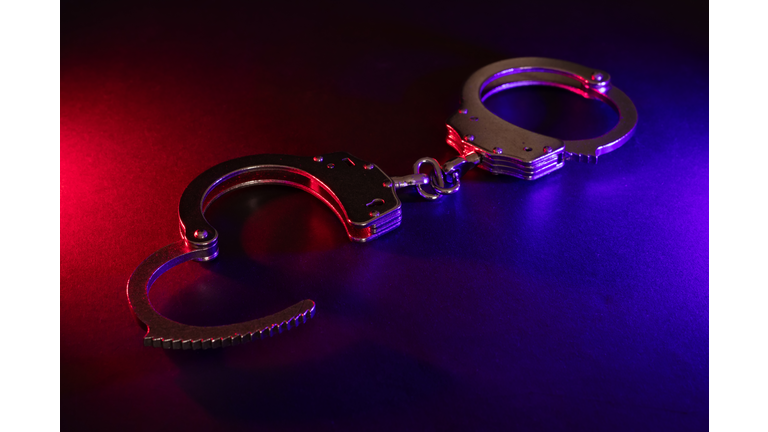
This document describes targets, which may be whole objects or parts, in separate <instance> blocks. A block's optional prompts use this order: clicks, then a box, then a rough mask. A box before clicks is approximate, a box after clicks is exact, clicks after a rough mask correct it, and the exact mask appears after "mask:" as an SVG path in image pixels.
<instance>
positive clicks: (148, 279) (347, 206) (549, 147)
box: [127, 57, 637, 349]
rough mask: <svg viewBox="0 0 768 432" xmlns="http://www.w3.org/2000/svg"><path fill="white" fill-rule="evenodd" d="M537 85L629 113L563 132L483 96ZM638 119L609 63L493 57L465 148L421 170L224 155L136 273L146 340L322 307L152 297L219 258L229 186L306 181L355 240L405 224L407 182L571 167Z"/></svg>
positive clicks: (179, 342) (473, 99)
mask: <svg viewBox="0 0 768 432" xmlns="http://www.w3.org/2000/svg"><path fill="white" fill-rule="evenodd" d="M528 85H545V86H554V87H559V88H563V89H566V90H569V91H571V92H574V93H576V94H578V95H581V96H583V97H585V98H588V99H598V100H601V101H603V102H605V103H607V104H608V105H610V106H611V107H612V108H613V109H614V110H615V111H616V112H617V113H618V116H619V121H618V123H617V124H616V125H615V126H614V127H613V129H611V130H610V131H608V132H607V133H606V134H604V135H602V136H600V137H597V138H591V139H584V140H571V141H563V140H559V139H557V138H552V137H548V136H544V135H541V134H538V133H534V132H531V131H528V130H525V129H522V128H520V127H518V126H515V125H513V124H511V123H508V122H506V121H504V120H502V119H501V118H499V117H498V116H496V115H495V114H493V113H491V112H490V111H489V110H488V109H487V108H486V107H485V106H484V105H483V101H485V99H487V98H488V97H490V96H491V95H493V94H495V93H497V92H500V91H503V90H506V89H509V88H513V87H521V86H528ZM636 125H637V111H636V109H635V106H634V104H633V103H632V101H631V100H630V99H629V97H627V95H626V94H624V92H622V91H621V90H619V89H618V88H616V87H614V86H612V85H611V77H610V75H608V73H606V72H603V71H600V70H595V69H591V68H587V67H584V66H580V65H578V64H575V63H570V62H566V61H562V60H555V59H547V58H537V57H526V58H515V59H509V60H503V61H500V62H496V63H493V64H490V65H488V66H485V67H483V68H482V69H480V70H478V71H476V72H475V73H473V74H472V76H470V77H469V79H468V80H467V82H466V83H465V84H464V88H463V92H462V103H461V107H460V109H459V110H458V111H456V112H455V113H454V114H453V115H452V116H451V117H450V118H449V119H448V121H447V128H448V135H447V137H446V142H447V143H448V144H449V145H450V146H451V147H453V148H454V149H456V150H457V151H458V152H459V156H458V157H456V158H455V159H452V160H450V161H448V162H446V163H444V164H442V165H441V164H440V163H439V162H438V161H437V160H435V159H433V158H422V159H419V160H418V161H416V163H415V164H414V166H413V171H414V172H413V174H410V175H405V176H399V177H398V176H395V177H392V176H388V175H387V174H385V173H384V172H383V171H382V170H381V169H380V168H379V167H378V166H376V165H374V164H372V163H369V162H367V161H364V160H362V159H359V158H356V157H354V156H352V155H350V154H348V153H343V152H339V153H330V154H324V155H321V156H315V157H301V156H290V155H277V154H259V155H253V156H245V157H241V158H237V159H232V160H229V161H226V162H223V163H220V164H218V165H216V166H214V167H212V168H210V169H208V170H207V171H205V172H204V173H202V174H200V175H199V176H198V177H197V178H195V179H194V180H192V182H191V183H190V184H189V186H187V188H186V190H184V193H183V194H182V196H181V200H180V202H179V228H180V233H181V240H178V241H176V242H175V243H171V244H169V245H168V246H165V247H164V248H162V249H160V250H158V251H157V252H155V253H154V254H152V255H150V256H149V258H147V259H145V260H144V261H143V262H142V263H141V264H139V266H138V267H137V268H136V270H135V271H134V272H133V274H132V275H131V277H130V279H129V280H128V288H127V293H128V302H129V303H130V306H131V308H132V310H133V312H134V314H135V315H136V318H137V319H138V320H139V321H140V322H141V323H143V324H144V325H146V327H147V333H146V335H145V336H144V345H145V346H153V347H162V348H166V349H208V348H219V347H225V346H230V345H237V344H240V343H244V342H248V341H251V340H254V339H262V338H264V337H267V336H274V335H275V334H278V333H282V332H283V331H285V330H288V329H290V328H292V327H295V326H298V325H299V324H300V323H304V322H306V320H307V318H310V317H312V316H314V313H315V303H314V302H313V301H312V300H303V301H301V302H299V303H296V304H295V305H293V306H290V307H288V308H286V309H283V310H282V311H280V312H277V313H275V314H273V315H269V316H267V317H263V318H259V319H255V320H251V321H247V322H243V323H238V324H230V325H224V326H210V327H202V326H192V325H187V324H182V323H178V322H176V321H173V320H170V319H168V318H166V317H164V316H163V315H161V314H160V313H159V312H157V311H156V310H155V309H154V308H153V307H152V304H151V303H150V301H149V290H150V288H151V287H152V283H153V282H154V281H155V280H156V279H157V278H158V277H159V276H160V275H162V274H163V273H164V272H166V271H167V270H169V269H170V268H172V267H174V266H177V265H179V264H181V263H183V262H186V261H190V260H196V261H209V260H212V259H214V258H216V256H217V255H218V253H219V249H218V239H219V234H218V232H217V231H216V229H215V228H214V227H213V226H211V224H209V223H208V221H207V220H206V218H205V211H206V209H207V208H208V206H210V204H211V203H212V202H213V201H215V200H216V199H217V198H219V197H221V196H222V195H224V194H226V193H227V192H230V191H233V190H235V189H239V188H243V187H248V186H254V185H269V184H275V185H285V186H291V187H294V188H298V189H301V190H304V191H306V192H309V193H310V194H312V195H314V196H315V197H317V198H319V199H320V200H321V201H323V202H324V203H325V204H326V205H328V207H330V208H331V210H333V212H334V213H336V216H338V218H339V219H340V220H341V222H342V223H343V224H344V227H345V229H346V231H347V235H348V236H349V238H350V240H353V241H358V242H366V241H369V240H373V239H375V238H376V237H379V236H381V235H383V234H385V233H388V232H389V231H392V230H393V229H395V228H397V227H398V226H399V225H400V223H401V221H402V210H401V204H400V200H399V199H398V196H397V190H398V189H401V188H406V187H415V188H416V190H417V191H418V193H419V194H420V195H421V196H422V197H424V198H426V199H432V200H435V199H438V198H440V197H441V196H443V195H448V194H452V193H455V192H457V191H458V190H459V187H460V185H461V182H460V178H461V176H462V175H463V174H464V173H466V172H467V171H468V170H469V169H472V168H474V167H475V166H478V167H480V168H482V169H484V170H486V171H489V172H491V173H494V174H506V175H510V176H513V177H517V178H520V179H524V180H535V179H537V178H539V177H541V176H544V175H546V174H549V173H551V172H553V171H555V170H557V169H559V168H561V167H562V166H563V163H564V161H565V160H566V159H567V160H576V161H581V162H588V163H596V162H597V158H598V156H600V155H602V154H605V153H608V152H611V151H613V150H616V149H617V148H619V147H621V145H622V144H624V143H625V142H627V140H629V139H630V138H631V136H632V134H633V132H634V130H635V126H636ZM424 164H429V165H431V166H432V168H433V171H432V172H431V173H430V174H429V175H427V174H424V173H422V172H421V167H422V165H424ZM425 186H429V187H428V188H425Z"/></svg>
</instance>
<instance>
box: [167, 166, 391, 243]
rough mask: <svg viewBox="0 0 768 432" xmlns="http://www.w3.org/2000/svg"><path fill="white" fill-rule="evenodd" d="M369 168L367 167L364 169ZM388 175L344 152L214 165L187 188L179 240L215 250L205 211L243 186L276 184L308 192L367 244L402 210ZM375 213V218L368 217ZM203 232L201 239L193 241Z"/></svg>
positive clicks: (351, 234)
mask: <svg viewBox="0 0 768 432" xmlns="http://www.w3.org/2000/svg"><path fill="white" fill-rule="evenodd" d="M369 165H371V166H370V167H368V166H369ZM388 183H391V179H390V178H389V176H387V175H386V174H384V172H383V171H381V169H379V168H378V167H377V166H375V165H373V164H369V163H367V162H365V161H363V160H361V159H358V158H356V157H354V156H352V155H350V154H348V153H343V152H338V153H329V154H325V155H322V156H316V157H314V158H310V157H301V156H290V155H275V154H260V155H253V156H245V157H241V158H237V159H232V160H229V161H226V162H223V163H220V164H219V165H216V166H214V167H212V168H210V169H209V170H207V171H205V172H204V173H202V174H200V175H199V176H198V177H197V178H196V179H194V180H192V182H191V183H190V184H189V186H187V189H186V190H185V191H184V193H183V194H182V196H181V200H180V202H179V225H180V229H181V235H182V237H183V238H185V239H186V240H187V241H188V242H189V243H190V244H192V245H194V246H196V247H206V246H208V245H212V244H213V245H215V244H216V241H217V239H218V233H217V232H216V229H215V228H214V227H212V226H211V225H210V224H209V223H208V221H207V220H206V219H205V216H204V213H205V209H207V208H208V206H209V205H210V204H211V203H212V202H213V201H215V200H216V199H217V198H219V197H220V196H222V195H224V194H225V193H227V192H229V191H232V190H235V189H239V188H242V187H247V186H254V185H264V184H278V185H285V186H291V187H295V188H298V189H301V190H303V191H306V192H309V193H310V194H312V195H314V196H315V197H317V198H318V199H320V200H321V201H323V202H324V203H325V204H326V205H328V207H330V208H331V210H333V212H334V213H336V216H338V218H339V220H341V222H342V223H343V224H344V228H345V229H346V230H347V235H348V236H349V238H350V240H354V241H358V242H365V241H368V240H371V239H374V238H376V237H378V236H380V235H382V234H384V233H386V232H388V231H390V230H392V229H394V228H396V227H397V226H399V225H400V221H401V219H402V211H401V207H400V200H399V199H398V197H397V194H396V193H395V188H394V187H392V186H391V185H390V186H384V185H385V184H388ZM373 210H376V211H378V212H379V215H378V216H371V212H372V211H373ZM196 231H201V232H202V231H206V232H207V233H209V235H208V236H207V237H205V238H197V237H195V236H194V232H196Z"/></svg>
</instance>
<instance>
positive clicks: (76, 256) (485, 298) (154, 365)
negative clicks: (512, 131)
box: [29, 1, 709, 431]
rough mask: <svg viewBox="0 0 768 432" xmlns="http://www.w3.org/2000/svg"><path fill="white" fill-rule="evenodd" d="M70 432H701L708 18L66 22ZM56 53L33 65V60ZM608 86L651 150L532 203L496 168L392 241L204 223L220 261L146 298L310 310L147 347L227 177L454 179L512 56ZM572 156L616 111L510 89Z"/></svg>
mask: <svg viewBox="0 0 768 432" xmlns="http://www.w3.org/2000/svg"><path fill="white" fill-rule="evenodd" d="M61 14H62V15H61V20H62V21H61V29H62V30H61V422H62V428H63V429H65V430H165V431H168V430H189V431H192V430H207V431H213V430H395V429H396V430H403V429H405V430H409V429H410V430H588V431H600V430H606V431H617V430H623V431H629V430H638V431H647V430H675V431H685V430H705V429H706V428H707V426H708V413H709V412H708V396H709V394H708V368H709V361H708V329H709V324H708V305H709V293H708V266H709V258H708V228H709V227H708V225H709V221H708V205H709V200H708V169H709V161H708V145H709V143H708V141H709V138H708V41H707V38H708V21H707V16H708V10H707V7H706V3H704V4H699V5H698V6H696V8H693V7H686V6H684V5H676V6H670V5H669V4H667V3H666V2H655V3H651V2H635V3H624V2H619V3H606V2H601V3H579V2H525V3H519V2H504V3H499V4H485V3H479V2H456V3H452V4H443V5H439V6H438V5H434V6H427V5H424V4H418V3H415V2H402V3H396V2H391V1H390V2H378V3H350V4H337V5H325V4H314V5H313V4H306V5H304V4H298V3H285V4H282V3H279V2H275V3H257V2H238V3H227V4H216V3H208V4H191V3H173V4H171V3H162V4H161V5H155V4H152V3H151V2H125V3H123V4H122V5H115V4H113V3H110V2H103V4H102V3H86V2H63V3H62V7H61ZM29 55H30V56H34V55H35V53H34V52H31V53H29ZM520 56H539V57H553V58H559V59H564V60H569V61H573V62H576V63H580V64H583V65H587V66H590V67H594V68H599V69H603V70H605V71H608V72H609V73H611V74H612V77H613V83H614V84H615V85H616V86H618V87H619V88H621V89H622V90H623V91H624V92H625V93H627V94H628V95H629V96H630V97H631V98H632V99H633V101H634V103H635V104H636V106H637V109H638V112H639V117H640V121H639V124H638V128H637V132H636V134H635V137H634V138H633V139H632V140H630V141H629V142H627V143H626V144H625V145H624V146H623V147H622V148H621V149H619V150H618V151H616V152H613V153H611V154H608V155H606V156H602V157H601V158H600V161H599V163H598V164H597V165H594V166H593V165H586V164H578V163H566V166H565V167H563V169H561V170H559V171H556V172H555V173H553V174H551V175H548V176H546V177H544V178H542V179H539V180H537V181H534V182H526V181H522V180H517V179H513V178H508V177H503V176H493V175H490V174H488V173H486V172H483V171H480V170H474V171H472V172H470V173H469V174H468V175H467V176H465V178H464V181H463V183H462V188H461V191H460V192H459V193H458V194H457V195H453V196H448V197H444V198H443V199H441V200H440V201H438V202H426V201H424V200H421V199H420V198H418V196H416V195H414V194H413V193H409V192H402V193H401V198H402V201H403V222H402V225H401V226H400V227H399V228H398V229H397V230H395V231H393V232H392V233H389V234H387V235H386V236H384V237H381V238H379V239H377V240H375V241H373V242H371V243H368V244H356V243H352V242H350V241H348V239H347V238H346V235H345V232H344V229H343V227H342V225H341V224H340V223H339V221H338V220H337V219H336V217H335V215H334V214H333V213H332V212H331V211H330V210H329V209H327V208H326V207H324V206H323V204H322V203H321V202H320V201H318V200H316V199H315V198H313V197H312V196H310V195H308V194H306V193H303V192H300V191H297V190H293V189H283V188H279V187H262V188H251V189H246V190H241V191H238V192H235V193H232V194H231V195H229V196H227V197H225V198H223V199H221V200H219V201H218V202H216V203H215V204H214V206H213V207H212V208H211V209H210V210H209V212H208V218H209V220H210V221H211V222H212V224H213V225H214V226H215V227H217V229H218V230H219V232H220V236H221V254H220V256H219V258H217V259H216V260H214V261H213V262H210V263H203V264H201V263H196V262H191V263H186V264H183V265H181V266H179V267H177V268H174V269H172V270H171V271H170V272H168V273H166V274H165V275H164V276H162V277H161V278H160V279H159V280H158V281H157V282H156V284H155V286H154V288H153V291H152V293H151V296H150V297H151V299H152V301H153V303H154V304H155V306H156V307H157V308H158V309H159V310H160V311H161V312H162V313H164V314H166V315H167V316H169V317H171V318H173V319H176V320H180V321H183V322H187V323H190V324H201V325H202V324H207V325H215V324H226V323H231V322H237V321H241V320H246V319H252V318H256V317H259V316H262V315H266V314H269V313H273V312H275V311H277V310H279V309H282V308H283V307H285V306H288V305H291V304H293V303H295V302H297V301H299V300H302V299H305V298H311V299H313V300H315V302H316V303H317V314H316V315H315V318H314V319H313V320H311V321H309V323H308V324H307V325H304V326H300V327H299V328H297V329H294V330H291V331H289V332H288V333H287V334H282V335H279V336H277V337H274V338H271V339H267V340H263V341H259V342H254V343H251V344H247V345H243V346H238V347H233V348H227V349H223V350H214V351H194V352H191V351H182V352H177V351H164V350H160V349H151V348H145V347H143V346H142V337H143V335H144V331H143V330H142V328H141V327H140V326H139V325H138V324H137V322H136V321H135V320H134V318H133V316H132V314H131V311H130V308H129V307H128V302H127V299H126V295H125V284H126V281H127V280H128V277H129V276H130V274H131V272H132V271H133V269H134V268H135V267H136V266H137V265H138V264H139V263H140V262H141V261H142V260H143V259H144V258H146V257H147V256H149V255H150V254H151V253H153V252H154V251H156V250H157V249H159V248H160V247H162V246H164V245H166V244H168V243H171V242H173V241H175V240H176V239H177V238H178V225H177V206H178V199H179V197H180V196H181V193H182V191H183V190H184V188H185V187H186V185H187V184H188V183H189V182H190V181H191V180H192V179H193V178H194V177H196V176H197V175H198V174H199V173H201V172H202V171H204V170H205V169H207V168H209V167H211V166H213V165H215V164H217V163H219V162H222V161H225V160H228V159H231V158H235V157H239V156H245V155H249V154H256V153H267V152H269V153H286V154H296V155H305V156H313V155H316V154H322V153H327V152H332V151H347V152H350V153H352V154H354V155H355V156H358V157H360V158H363V159H366V160H368V161H371V162H374V163H376V164H377V165H379V166H380V167H382V169H383V170H384V171H385V172H387V173H388V174H390V175H403V174H407V173H409V172H410V171H411V165H412V163H413V162H414V161H415V160H416V159H418V158H419V157H423V156H432V157H436V158H437V159H439V160H440V161H441V162H443V161H446V160H448V159H449V158H452V157H453V156H454V153H453V150H452V149H450V148H449V147H448V146H447V145H446V144H445V142H444V138H445V119H446V118H447V117H448V116H449V115H450V113H451V112H452V111H453V110H455V109H456V108H457V107H458V100H459V95H460V91H461V86H462V84H463V82H464V80H465V79H466V78H467V77H468V76H469V75H470V74H471V73H472V72H473V71H474V70H476V69H478V68H480V67H482V66H484V65H486V64H488V63H491V62H494V61H497V60H502V59H506V58H511V57H520ZM488 105H489V107H491V108H492V109H493V110H494V111H495V112H497V113H498V114H499V115H501V116H502V117H504V118H507V119H509V120H512V121H515V122H516V123H518V124H520V125H522V126H525V127H528V128H531V129H534V130H537V131H539V132H544V133H550V134H553V135H555V136H558V137H560V138H580V137H581V138H584V137H587V136H591V135H596V134H599V133H601V132H603V131H605V130H607V129H608V128H610V127H611V122H612V121H615V115H612V114H611V113H610V110H607V109H606V108H605V107H604V106H602V105H601V104H600V103H597V102H594V101H588V100H583V99H580V98H578V97H577V96H574V95H572V94H570V93H567V92H565V91H561V90H556V89H555V90H553V89H548V90H542V89H531V88H528V89H515V90H511V91H509V92H504V93H503V94H500V95H498V96H495V97H494V98H492V100H490V101H489V102H488Z"/></svg>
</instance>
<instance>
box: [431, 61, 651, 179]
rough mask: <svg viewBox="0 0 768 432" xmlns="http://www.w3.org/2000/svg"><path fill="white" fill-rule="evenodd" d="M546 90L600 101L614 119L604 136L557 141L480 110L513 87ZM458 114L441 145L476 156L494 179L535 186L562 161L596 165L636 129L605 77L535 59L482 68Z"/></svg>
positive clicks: (630, 108)
mask: <svg viewBox="0 0 768 432" xmlns="http://www.w3.org/2000/svg"><path fill="white" fill-rule="evenodd" d="M528 85H546V86H554V87H559V88H563V89H566V90H569V91H572V92H574V93H576V94H578V95H581V96H583V97H586V98H590V99H597V100H601V101H603V102H605V103H607V104H608V105H610V106H611V107H612V108H613V109H614V110H615V111H616V112H617V113H618V115H619V122H618V123H617V124H616V126H615V127H614V128H613V129H611V130H610V131H609V132H607V133H606V134H604V135H602V136H599V137H596V138H591V139H586V140H571V141H562V140H559V139H557V138H552V137H548V136H545V135H541V134H537V133H534V132H531V131H528V130H525V129H523V128H520V127H518V126H515V125H513V124H511V123H508V122H506V121H504V120H502V119H501V118H499V117H498V116H496V115H495V114H493V113H492V112H490V111H489V110H488V109H487V108H486V107H485V106H484V105H483V101H484V100H485V99H486V98H488V97H489V96H491V95H492V94H494V93H497V92H499V91H502V90H506V89H509V88H513V87H520V86H528ZM462 96H463V99H462V105H461V108H460V109H459V110H458V111H457V112H456V113H455V114H454V115H453V116H451V117H450V118H449V119H448V122H447V128H448V135H447V138H446V142H447V143H448V144H449V145H451V146H452V147H454V148H455V149H456V150H457V151H458V152H459V153H460V154H461V155H468V154H471V153H478V154H479V155H480V156H481V158H482V162H481V164H480V167H481V168H483V169H485V170H488V171H490V172H492V173H495V174H507V175H511V176H514V177H518V178H522V179H526V180H534V179H537V178H539V177H541V176H543V175H546V174H549V173H551V172H553V171H554V170H557V169H559V168H561V167H562V166H563V162H564V160H565V159H569V160H578V161H583V162H589V163H596V162H597V158H598V156H600V155H602V154H605V153H608V152H611V151H613V150H616V149H617V148H619V147H621V145H622V144H624V143H625V142H626V141H627V140H629V139H630V138H631V136H632V134H633V133H634V130H635V126H636V125H637V111H636V109H635V105H634V104H633V103H632V101H631V100H630V99H629V97H627V95H626V94H624V92H622V91H621V90H619V89H618V88H616V87H614V86H613V85H612V84H611V76H610V75H609V74H608V73H607V72H604V71H600V70H595V69H592V68H587V67H584V66H581V65H578V64H575V63H570V62H566V61H562V60H554V59H547V58H539V57H526V58H516V59H509V60H503V61H500V62H496V63H493V64H490V65H488V66H485V67H483V68H481V69H479V70H478V71H476V72H475V73H474V74H472V76H470V77H469V79H468V80H467V82H466V83H465V84H464V89H463V93H462Z"/></svg>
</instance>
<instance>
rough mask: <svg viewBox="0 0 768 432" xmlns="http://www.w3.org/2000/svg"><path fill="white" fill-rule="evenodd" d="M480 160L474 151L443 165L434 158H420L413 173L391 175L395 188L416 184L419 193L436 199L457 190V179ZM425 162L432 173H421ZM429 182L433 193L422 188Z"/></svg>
mask: <svg viewBox="0 0 768 432" xmlns="http://www.w3.org/2000/svg"><path fill="white" fill-rule="evenodd" d="M479 162H480V156H478V155H477V154H475V153H471V154H468V155H467V156H465V157H461V156H460V157H457V158H455V159H452V160H450V161H448V162H446V163H445V164H443V166H440V162H438V161H437V160H436V159H434V158H429V157H425V158H421V159H419V160H417V161H416V162H415V163H414V164H413V171H414V173H413V174H411V175H407V176H400V177H392V180H393V181H394V182H395V188H396V189H399V188H404V187H408V186H416V190H417V191H418V193H419V195H421V196H422V197H424V198H426V199H429V200H436V199H438V198H440V197H441V196H443V195H448V194H452V193H455V192H458V190H459V187H461V181H460V180H459V179H460V178H461V176H462V175H464V173H465V172H467V171H468V170H470V169H472V168H474V167H475V166H476V165H477V164H478V163H479ZM425 163H428V164H430V165H432V168H433V171H432V174H430V175H426V174H423V173H421V172H420V171H421V166H422V165H424V164H425ZM427 184H429V185H430V186H431V187H432V189H434V191H435V193H431V192H428V191H426V190H424V186H425V185H427Z"/></svg>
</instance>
